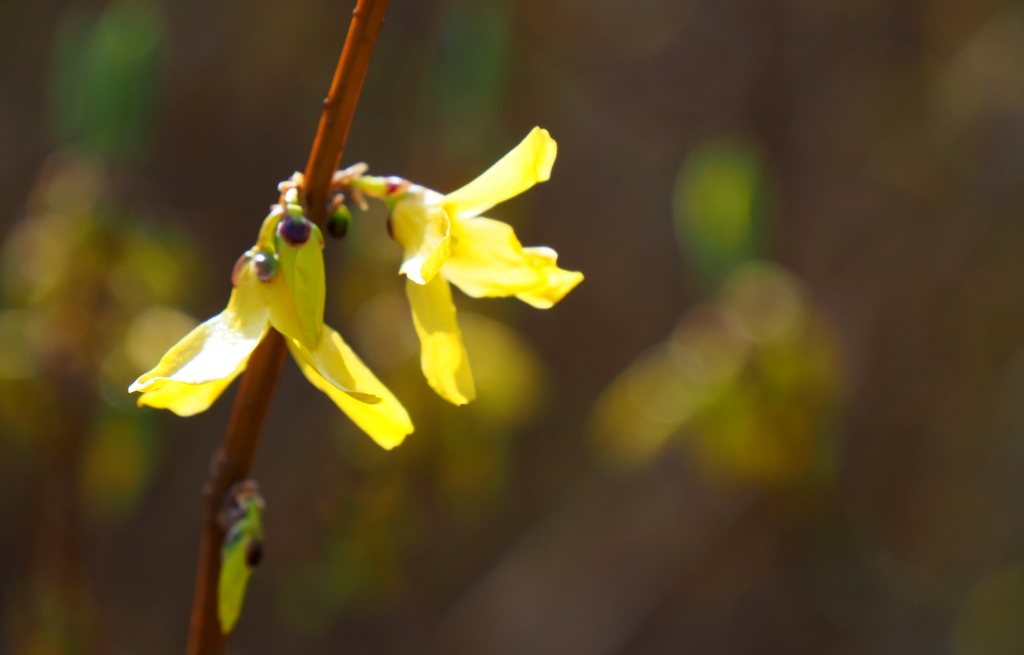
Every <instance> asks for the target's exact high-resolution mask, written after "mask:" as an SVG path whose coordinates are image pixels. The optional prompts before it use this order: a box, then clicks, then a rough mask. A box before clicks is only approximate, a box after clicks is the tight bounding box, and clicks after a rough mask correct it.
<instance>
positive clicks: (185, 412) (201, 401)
mask: <svg viewBox="0 0 1024 655" xmlns="http://www.w3.org/2000/svg"><path fill="white" fill-rule="evenodd" d="M248 362H249V358H248V357H246V358H245V359H243V360H242V361H241V362H239V364H238V366H237V367H236V369H235V371H234V372H233V373H232V374H231V375H229V376H227V377H225V378H221V379H219V380H213V381H211V382H206V383H204V384H186V383H184V382H175V381H173V380H164V381H162V382H158V383H155V384H154V385H153V386H151V387H150V388H149V390H148V391H145V392H144V393H143V394H142V395H141V396H139V407H146V406H148V407H155V408H156V409H169V410H171V411H172V412H174V413H175V414H177V415H178V416H193V415H195V414H198V413H199V412H204V411H206V410H207V409H209V407H210V405H212V404H213V402H214V401H215V400H217V398H219V397H220V395H221V394H222V393H224V390H225V389H227V388H228V385H230V384H231V382H232V380H234V379H235V378H236V377H238V374H239V373H241V372H242V371H243V370H245V366H246V364H248Z"/></svg>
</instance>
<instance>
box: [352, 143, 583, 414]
mask: <svg viewBox="0 0 1024 655" xmlns="http://www.w3.org/2000/svg"><path fill="white" fill-rule="evenodd" d="M556 153H557V145H556V143H555V140H554V139H552V138H551V135H549V134H548V132H547V130H543V129H541V128H539V127H535V128H533V130H532V131H531V132H530V133H529V134H528V135H527V137H526V138H525V139H523V141H522V142H521V143H520V144H519V145H518V146H516V147H515V148H514V149H513V150H512V151H511V152H509V153H508V154H506V155H505V156H504V157H502V158H501V159H500V160H498V162H497V163H496V164H494V165H493V166H491V168H489V169H488V170H487V171H485V172H484V173H483V174H482V175H480V177H478V178H476V179H475V180H473V181H472V182H470V183H469V184H467V185H466V186H464V187H462V188H461V189H459V190H458V191H454V192H452V193H449V194H447V195H442V194H440V193H438V192H436V191H433V190H431V189H426V188H424V187H421V186H419V185H416V184H409V183H406V182H404V181H402V180H398V179H397V178H383V179H381V178H375V179H374V178H365V180H366V181H365V182H364V183H362V184H359V181H358V180H357V181H356V182H355V183H354V184H355V185H356V188H357V189H360V190H362V191H365V192H368V195H381V196H382V197H384V198H385V199H386V200H387V201H388V204H389V205H390V206H391V208H392V210H391V217H390V219H389V220H390V224H389V226H390V230H391V234H392V236H393V238H394V239H395V241H397V242H398V243H399V245H401V246H402V248H403V250H404V257H403V261H402V265H401V268H400V269H399V272H400V273H402V274H404V275H405V276H406V295H407V296H408V298H409V303H410V305H411V306H412V314H413V322H414V324H415V327H416V333H417V334H418V335H419V339H420V347H421V354H420V365H421V368H422V369H423V373H424V375H425V376H426V378H427V382H428V383H429V384H430V386H431V387H432V388H433V389H434V390H435V391H436V392H437V393H438V394H440V395H441V396H442V397H443V398H445V399H446V400H448V401H450V402H452V403H454V404H456V405H461V404H464V403H467V402H469V401H470V400H472V399H473V398H474V397H475V395H476V392H475V388H474V385H473V376H472V373H471V372H470V368H469V361H468V359H467V356H466V351H465V348H464V347H463V345H462V335H461V332H460V331H459V325H458V321H457V318H456V313H455V305H454V303H453V302H452V293H451V287H450V286H449V283H452V284H454V285H455V286H457V287H459V288H460V289H461V290H462V291H463V292H464V293H465V294H466V295H469V296H472V297H474V298H482V297H506V296H515V297H516V298H519V299H520V300H522V301H523V302H526V303H529V304H530V305H533V306H534V307H538V308H541V309H546V308H548V307H551V306H553V305H554V304H555V303H557V302H558V301H559V300H561V299H562V297H564V296H565V294H567V293H568V292H569V291H570V290H571V289H572V288H573V287H575V286H576V285H577V284H579V283H580V281H581V280H582V279H583V274H582V273H579V272H576V271H566V270H564V269H561V268H559V267H558V265H557V257H558V255H557V253H555V251H554V250H552V249H551V248H546V247H532V248H524V247H523V246H522V245H521V244H520V243H519V240H518V239H517V238H516V235H515V232H514V231H513V229H512V227H511V226H510V225H508V224H507V223H503V222H501V221H496V220H493V219H490V218H484V217H483V216H481V215H480V214H482V213H483V212H485V211H487V210H488V209H490V208H491V207H493V206H494V205H497V204H498V203H501V202H503V201H505V200H508V199H509V198H512V197H513V196H517V195H519V194H520V193H522V192H524V191H526V190H527V189H529V188H530V187H532V186H533V185H534V184H537V183H538V182H544V181H545V180H547V179H548V178H549V177H550V175H551V167H552V165H553V164H554V162H555V155H556Z"/></svg>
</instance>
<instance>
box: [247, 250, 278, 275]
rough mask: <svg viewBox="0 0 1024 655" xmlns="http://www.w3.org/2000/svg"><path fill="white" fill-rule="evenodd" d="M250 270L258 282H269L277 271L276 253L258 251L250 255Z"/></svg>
mask: <svg viewBox="0 0 1024 655" xmlns="http://www.w3.org/2000/svg"><path fill="white" fill-rule="evenodd" d="M252 270H253V271H255V272H256V277H257V278H259V281H260V282H269V281H270V278H272V277H274V273H275V272H277V255H275V254H273V253H268V252H258V253H256V254H255V255H253V256H252Z"/></svg>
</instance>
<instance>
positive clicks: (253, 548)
mask: <svg viewBox="0 0 1024 655" xmlns="http://www.w3.org/2000/svg"><path fill="white" fill-rule="evenodd" d="M262 559H263V542H262V541H260V540H259V539H250V540H249V543H247V544H246V545H245V563H246V564H248V565H249V568H250V569H254V568H256V567H257V566H259V564H260V560H262Z"/></svg>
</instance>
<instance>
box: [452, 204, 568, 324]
mask: <svg viewBox="0 0 1024 655" xmlns="http://www.w3.org/2000/svg"><path fill="white" fill-rule="evenodd" d="M452 242H453V246H452V256H451V257H450V258H449V259H448V261H447V262H446V263H445V265H444V267H443V268H442V269H441V274H442V275H443V276H444V277H445V278H446V279H447V280H448V281H449V282H451V283H452V284H454V285H455V286H457V287H459V288H460V289H462V291H463V292H464V293H466V295H469V296H473V297H474V298H483V297H505V296H516V297H518V298H520V299H521V300H523V301H525V302H528V303H530V304H531V305H533V306H534V307H540V308H542V309H543V308H547V307H551V306H552V305H553V304H555V303H556V302H558V301H559V300H561V299H562V297H563V296H564V295H565V294H567V293H569V291H570V290H571V289H572V288H573V287H574V286H576V285H577V284H579V282H580V280H582V279H583V275H582V274H581V273H577V272H574V271H565V270H562V269H560V268H558V265H557V264H556V261H557V257H558V255H557V254H556V253H555V251H554V250H551V249H550V248H523V246H522V245H521V244H520V243H519V239H517V238H516V235H515V232H514V231H513V230H512V227H511V226H510V225H508V224H507V223H502V222H501V221H495V220H492V219H490V218H483V217H477V218H469V219H466V220H459V221H453V222H452Z"/></svg>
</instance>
